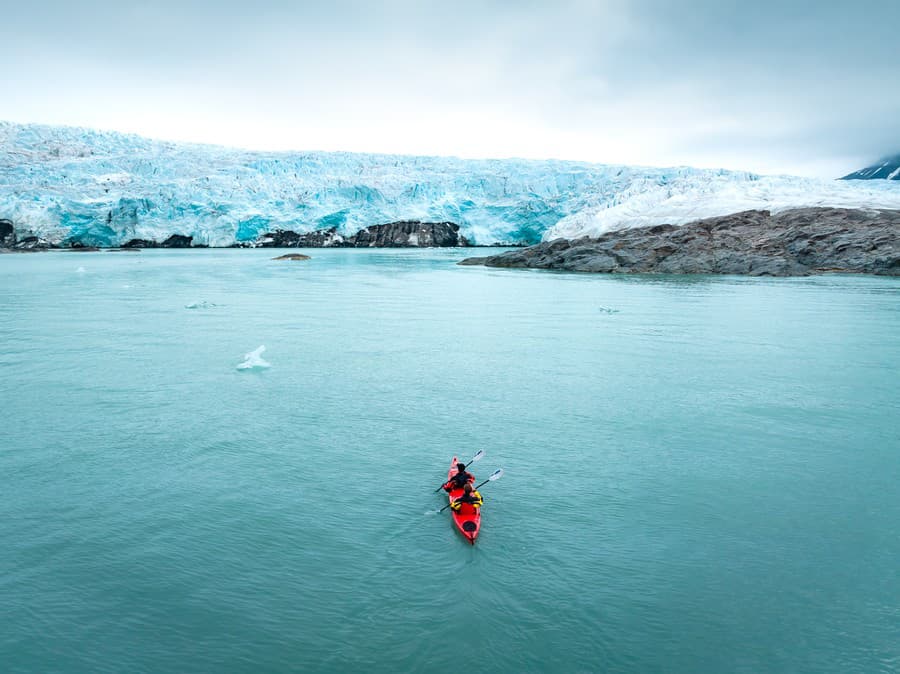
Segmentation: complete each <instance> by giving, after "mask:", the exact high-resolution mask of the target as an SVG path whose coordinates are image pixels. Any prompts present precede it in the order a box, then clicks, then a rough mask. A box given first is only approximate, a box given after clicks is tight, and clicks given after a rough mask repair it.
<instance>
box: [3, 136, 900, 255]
mask: <svg viewBox="0 0 900 674" xmlns="http://www.w3.org/2000/svg"><path fill="white" fill-rule="evenodd" d="M800 206H806V207H811V206H833V207H849V208H872V209H878V208H894V209H896V208H900V183H898V182H897V181H884V182H883V183H881V182H878V181H829V180H813V179H806V178H796V177H790V176H758V175H755V174H751V173H745V172H735V171H725V170H707V169H693V168H670V169H665V168H645V167H631V166H608V165H599V164H589V163H583V162H571V161H553V160H547V161H532V160H518V159H508V160H499V159H485V160H470V159H458V158H452V157H410V156H392V155H375V154H356V153H328V152H303V153H301V152H280V153H279V152H252V151H247V150H238V149H231V148H224V147H217V146H207V145H191V144H185V143H170V142H162V141H155V140H149V139H146V138H141V137H138V136H133V135H126V134H119V133H113V132H100V131H94V130H90V129H79V128H70V127H49V126H40V125H30V124H13V123H8V122H0V221H3V220H6V221H9V222H11V223H13V225H14V227H15V232H16V234H17V235H18V237H19V238H20V239H22V238H24V237H29V236H32V237H38V238H40V239H43V240H47V241H50V242H54V243H62V244H69V245H71V244H72V243H76V244H81V245H86V246H117V245H121V244H122V243H124V242H127V241H130V240H132V239H143V240H147V241H157V242H161V241H163V240H165V239H167V238H169V237H171V236H172V235H175V234H177V235H182V236H185V237H193V243H194V244H195V245H196V244H200V245H209V246H228V245H232V244H235V243H248V242H255V241H257V240H258V239H260V238H261V237H263V236H264V235H265V234H267V233H269V232H274V231H277V230H290V231H293V232H297V233H299V234H302V233H307V232H311V231H314V230H324V229H329V228H336V231H337V232H339V233H341V234H343V235H347V236H352V235H353V234H355V233H356V232H357V231H359V230H361V229H364V228H366V227H370V226H373V225H379V224H384V223H391V222H398V221H421V222H451V223H456V224H458V225H459V226H460V229H459V234H460V235H461V236H464V237H465V238H466V239H468V240H469V241H471V242H473V243H475V244H492V243H536V242H538V241H540V240H542V239H543V240H549V239H552V238H555V237H567V238H574V237H578V236H583V235H598V234H601V233H603V232H606V231H610V230H615V229H622V228H628V227H636V226H646V225H656V224H663V223H668V224H675V225H678V224H684V223H687V222H691V221H694V220H697V219H698V218H705V217H713V216H718V215H724V214H728V213H733V212H736V211H744V210H751V209H767V210H770V211H772V212H775V213H777V212H779V211H781V210H786V209H788V208H796V207H800Z"/></svg>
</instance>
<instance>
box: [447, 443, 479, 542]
mask: <svg viewBox="0 0 900 674" xmlns="http://www.w3.org/2000/svg"><path fill="white" fill-rule="evenodd" d="M458 462H459V460H458V459H457V458H456V457H455V456H454V457H453V460H451V461H450V470H448V471H447V479H448V480H449V479H450V478H451V477H453V476H454V475H456V473H458V472H459V471H457V470H456V464H457V463H458ZM462 495H463V490H462V489H453V490H452V491H450V492H449V494H448V496H449V497H450V502H451V503H453V501H454V499H458V498H459V497H460V496H462ZM450 513H451V515H452V516H453V523H454V524H455V525H456V528H457V529H459V532H460V533H461V534H462V535H463V536H465V537H466V540H467V541H469V543H471V544H472V545H475V539H476V538H478V531H479V529H481V508H476V509H475V512H474V514H471V515H460V514H459V513H458V512H456V511H455V510H453V509H452V508H451V509H450Z"/></svg>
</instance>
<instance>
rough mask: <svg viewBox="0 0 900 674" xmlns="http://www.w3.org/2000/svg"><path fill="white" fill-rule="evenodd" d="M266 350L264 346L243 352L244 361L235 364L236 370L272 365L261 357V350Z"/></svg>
mask: <svg viewBox="0 0 900 674" xmlns="http://www.w3.org/2000/svg"><path fill="white" fill-rule="evenodd" d="M265 350H266V347H265V346H260V347H259V348H257V349H255V350H254V351H251V352H250V353H246V354H244V362H243V363H241V364H240V365H238V366H237V369H238V370H253V369H257V368H264V367H272V365H271V364H270V363H268V362H266V361H264V360H263V358H262V352H263V351H265Z"/></svg>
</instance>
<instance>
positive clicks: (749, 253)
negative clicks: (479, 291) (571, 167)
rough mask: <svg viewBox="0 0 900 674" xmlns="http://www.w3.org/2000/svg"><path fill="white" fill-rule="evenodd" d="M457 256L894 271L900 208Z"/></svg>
mask: <svg viewBox="0 0 900 674" xmlns="http://www.w3.org/2000/svg"><path fill="white" fill-rule="evenodd" d="M459 264H462V265H482V264H483V265H485V266H488V267H510V268H527V269H553V270H560V271H582V272H594V273H610V274H615V273H645V274H740V275H749V276H808V275H810V274H817V273H824V272H847V273H859V274H880V275H887V276H900V210H874V209H873V210H868V209H848V208H796V209H792V210H788V211H783V212H781V213H778V214H776V215H772V214H771V213H770V212H769V211H758V210H754V211H744V212H741V213H733V214H731V215H725V216H721V217H715V218H707V219H704V220H697V221H695V222H691V223H688V224H686V225H681V226H676V225H655V226H652V227H638V228H633V229H623V230H618V231H613V232H607V233H605V234H603V235H601V236H599V237H595V238H592V237H585V238H580V239H572V240H569V239H555V240H553V241H545V242H543V243H540V244H537V245H536V246H529V247H528V248H522V249H519V250H514V251H507V252H505V253H501V254H499V255H492V256H489V257H480V258H467V259H465V260H463V261H462V262H460V263H459Z"/></svg>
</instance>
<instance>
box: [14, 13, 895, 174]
mask: <svg viewBox="0 0 900 674" xmlns="http://www.w3.org/2000/svg"><path fill="white" fill-rule="evenodd" d="M898 29H900V1H898V0H867V1H866V2H860V3H851V2H847V1H846V0H840V1H834V0H817V1H812V0H810V1H806V0H777V1H776V0H758V1H756V2H740V3H738V2H731V1H730V0H683V1H681V2H678V1H675V0H631V1H626V0H592V1H590V0H584V1H582V0H577V1H574V0H573V1H570V0H555V1H552V2H550V1H546V2H528V1H523V0H477V1H469V0H452V1H450V2H448V1H447V0H444V1H443V2H415V1H412V0H396V1H387V2H378V1H377V0H372V1H371V2H357V1H354V0H330V1H329V2H326V1H325V0H322V2H316V3H305V2H297V1H294V2H290V1H287V0H285V1H280V0H240V1H239V2H236V1H234V0H216V1H207V0H200V1H193V2H192V1H191V0H178V1H175V0H147V1H146V2H133V1H131V0H116V1H115V2H114V1H112V0H83V1H82V2H72V1H71V0H52V1H50V2H42V1H41V0H32V1H31V2H21V3H17V4H16V6H8V7H5V8H4V10H3V17H2V22H0V40H2V42H0V43H2V45H3V52H4V56H3V60H2V61H3V62H2V65H0V119H3V120H7V121H14V122H40V123H47V124H66V125H75V126H89V127H95V128H101V129H114V130H120V131H128V132H134V133H139V134H142V135H145V136H150V137H154V138H161V139H170V140H185V141H196V142H210V143H217V144H223V145H235V146H240V147H247V148H253V149H275V150H348V151H363V152H390V153H402V154H437V155H457V156H463V157H533V158H550V157H553V158H559V159H579V160H586V161H595V162H601V163H626V164H647V165H654V166H670V165H691V166H701V167H724V168H731V169H747V170H752V171H758V172H763V173H794V174H799V175H813V176H823V177H836V176H839V175H842V174H844V173H848V172H850V171H852V170H855V169H858V168H861V167H862V166H864V165H866V164H868V163H871V162H872V161H874V160H875V159H877V158H878V157H880V156H883V155H886V154H889V153H896V152H900V39H898Z"/></svg>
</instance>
